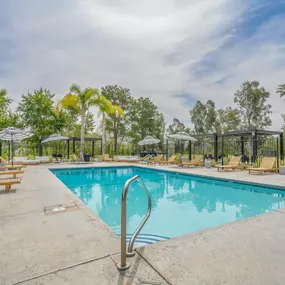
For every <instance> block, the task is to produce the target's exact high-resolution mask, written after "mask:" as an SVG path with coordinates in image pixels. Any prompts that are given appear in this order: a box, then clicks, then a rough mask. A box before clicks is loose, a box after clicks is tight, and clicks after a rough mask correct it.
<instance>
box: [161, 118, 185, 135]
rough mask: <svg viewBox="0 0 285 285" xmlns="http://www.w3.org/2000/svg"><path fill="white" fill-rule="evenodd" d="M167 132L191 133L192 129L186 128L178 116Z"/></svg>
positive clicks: (170, 133)
mask: <svg viewBox="0 0 285 285" xmlns="http://www.w3.org/2000/svg"><path fill="white" fill-rule="evenodd" d="M166 132H167V134H169V135H172V134H176V133H178V132H187V133H189V132H190V129H189V128H186V127H185V125H184V124H183V123H182V122H180V121H179V120H178V119H177V118H174V119H173V122H172V124H171V125H169V126H168V128H167V131H166Z"/></svg>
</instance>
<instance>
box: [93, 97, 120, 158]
mask: <svg viewBox="0 0 285 285" xmlns="http://www.w3.org/2000/svg"><path fill="white" fill-rule="evenodd" d="M97 105H98V107H99V110H100V112H101V113H102V117H103V118H102V153H103V154H104V153H105V147H106V114H107V115H110V114H116V115H118V116H124V111H123V109H122V108H121V107H119V106H116V105H113V104H112V102H111V101H109V100H108V99H107V98H106V97H104V96H102V95H101V96H100V97H99V98H98V102H97Z"/></svg>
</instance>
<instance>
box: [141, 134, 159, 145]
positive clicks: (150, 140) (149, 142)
mask: <svg viewBox="0 0 285 285" xmlns="http://www.w3.org/2000/svg"><path fill="white" fill-rule="evenodd" d="M158 143H160V140H159V139H156V138H154V137H152V136H146V137H145V138H144V139H143V140H142V141H140V142H138V145H152V144H158Z"/></svg>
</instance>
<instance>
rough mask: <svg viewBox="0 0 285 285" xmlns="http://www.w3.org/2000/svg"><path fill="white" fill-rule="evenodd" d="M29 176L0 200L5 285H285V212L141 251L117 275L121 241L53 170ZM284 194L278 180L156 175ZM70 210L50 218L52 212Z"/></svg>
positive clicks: (0, 280) (35, 170) (0, 269)
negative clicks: (257, 186)
mask: <svg viewBox="0 0 285 285" xmlns="http://www.w3.org/2000/svg"><path fill="white" fill-rule="evenodd" d="M115 165H130V164H123V163H118V164H115V163H94V164H93V165H71V164H56V165H41V166H30V167H27V168H26V169H25V174H24V176H23V181H22V183H21V184H20V185H18V186H17V191H16V192H14V193H10V194H2V195H0V228H1V234H0V244H1V247H0V254H1V259H0V284H5V285H6V284H7V285H11V284H25V285H31V284H64V285H65V284H80V285H85V284H100V285H101V284H116V285H117V284H118V285H122V284H141V285H145V284H173V285H174V284H284V280H285V271H284V264H285V247H284V242H285V210H283V209H282V210H278V211H273V212H271V213H267V214H263V215H260V216H256V217H252V218H249V219H246V220H242V221H237V222H234V223H230V224H226V225H223V226H220V227H216V228H211V229H208V230H205V231H201V232H197V233H194V234H188V235H184V236H181V237H178V238H174V239H170V240H168V241H164V242H159V243H155V244H152V245H149V246H146V247H142V248H138V249H137V252H138V254H137V255H136V257H134V258H130V259H129V262H130V263H131V268H130V269H129V270H128V271H125V272H122V273H120V272H119V271H118V270H117V268H116V266H115V263H116V262H117V261H118V259H119V252H120V240H119V238H118V237H117V236H116V235H115V234H114V233H113V232H112V231H111V230H110V229H109V228H108V226H107V225H105V223H104V222H102V220H101V219H100V218H99V217H97V216H96V215H95V214H94V213H93V212H92V211H91V210H90V209H88V208H87V207H86V206H85V205H84V204H83V202H82V201H81V200H79V199H77V198H76V196H75V195H74V194H72V192H71V191H70V190H69V189H68V188H67V187H66V186H65V185H64V184H63V183H62V182H61V181H59V180H58V179H57V178H56V177H55V176H54V175H53V174H52V173H51V172H50V171H49V170H48V168H49V167H50V168H67V167H70V168H74V167H90V166H91V167H93V166H94V167H95V166H115ZM157 168H158V169H167V170H173V171H175V172H178V171H179V172H181V173H184V172H185V173H192V174H197V175H204V176H210V177H217V178H228V179H234V180H243V181H248V182H254V183H260V182H261V183H264V184H270V185H275V186H280V187H285V177H284V176H280V175H265V176H260V175H251V176H249V175H248V172H246V171H244V172H241V171H236V172H233V173H232V172H217V171H216V170H215V169H202V168H197V169H178V168H176V167H165V166H164V167H162V166H160V167H157ZM59 204H64V205H70V207H71V208H70V210H69V211H66V212H61V213H56V214H50V213H49V212H48V211H45V209H46V210H47V209H48V208H49V207H51V206H55V205H59Z"/></svg>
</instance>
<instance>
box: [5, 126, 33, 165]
mask: <svg viewBox="0 0 285 285" xmlns="http://www.w3.org/2000/svg"><path fill="white" fill-rule="evenodd" d="M32 135H33V134H32V133H31V132H30V131H29V130H27V129H18V128H14V127H9V128H6V129H3V130H2V131H1V132H0V140H3V141H11V145H12V165H13V164H14V163H13V157H14V147H13V142H14V141H21V140H23V139H27V138H29V137H31V136H32Z"/></svg>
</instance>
